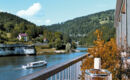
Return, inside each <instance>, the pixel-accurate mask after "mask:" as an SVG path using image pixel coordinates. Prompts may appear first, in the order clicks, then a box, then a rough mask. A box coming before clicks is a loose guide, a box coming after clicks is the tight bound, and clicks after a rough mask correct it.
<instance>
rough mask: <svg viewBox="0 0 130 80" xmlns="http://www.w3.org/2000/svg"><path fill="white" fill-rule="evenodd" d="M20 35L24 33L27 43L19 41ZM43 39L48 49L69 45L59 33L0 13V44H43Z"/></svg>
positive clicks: (67, 37)
mask: <svg viewBox="0 0 130 80" xmlns="http://www.w3.org/2000/svg"><path fill="white" fill-rule="evenodd" d="M20 33H26V34H27V38H28V41H23V40H19V39H18V35H19V34H20ZM44 39H46V41H45V42H47V43H48V45H49V47H54V48H56V49H60V48H62V47H64V46H65V45H66V44H67V43H68V42H70V43H71V40H70V37H69V36H67V35H64V34H62V33H61V32H52V31H49V30H47V29H46V28H45V27H43V26H42V27H41V26H37V25H35V24H33V23H31V22H29V21H27V20H25V19H22V18H20V17H18V16H16V15H13V14H10V13H6V12H0V43H5V44H8V43H11V44H12V43H14V44H15V43H21V42H22V43H25V42H26V43H28V42H31V43H37V42H41V43H43V42H44Z"/></svg>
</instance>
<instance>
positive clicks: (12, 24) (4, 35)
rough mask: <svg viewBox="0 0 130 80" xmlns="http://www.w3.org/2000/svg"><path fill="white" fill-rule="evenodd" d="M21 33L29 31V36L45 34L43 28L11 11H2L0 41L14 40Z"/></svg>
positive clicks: (0, 16) (0, 15)
mask: <svg viewBox="0 0 130 80" xmlns="http://www.w3.org/2000/svg"><path fill="white" fill-rule="evenodd" d="M19 33H27V34H28V36H29V38H30V39H32V38H35V37H37V36H38V35H39V34H43V28H42V27H38V26H36V25H35V24H33V23H31V22H29V21H27V20H25V19H22V18H20V17H17V16H15V15H13V14H10V13H5V12H0V39H1V40H0V41H1V42H3V41H10V40H11V41H13V40H16V39H17V36H18V34H19Z"/></svg>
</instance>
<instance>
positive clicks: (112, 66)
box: [82, 30, 120, 80]
mask: <svg viewBox="0 0 130 80" xmlns="http://www.w3.org/2000/svg"><path fill="white" fill-rule="evenodd" d="M94 34H95V35H97V40H96V41H94V44H95V46H93V47H92V48H89V49H88V53H90V54H91V57H87V58H86V59H85V61H84V62H83V65H82V68H83V69H84V70H85V69H90V68H93V59H94V58H95V57H100V58H101V63H102V64H101V68H103V69H108V70H109V71H110V72H112V73H113V74H112V75H113V79H117V80H118V78H117V76H118V75H119V73H120V71H119V69H120V66H119V65H120V55H119V50H118V49H117V45H116V41H115V39H114V38H112V39H110V41H108V42H106V43H105V42H104V40H102V32H101V31H99V30H96V31H95V32H94Z"/></svg>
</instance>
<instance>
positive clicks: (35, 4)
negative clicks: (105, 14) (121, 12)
mask: <svg viewBox="0 0 130 80" xmlns="http://www.w3.org/2000/svg"><path fill="white" fill-rule="evenodd" d="M115 7H116V0H0V12H8V13H11V14H15V15H17V16H19V17H22V18H24V19H26V20H28V21H31V22H33V23H35V24H36V25H52V24H56V23H61V22H65V21H67V20H70V19H74V18H77V17H81V16H86V15H89V14H93V13H97V12H100V11H105V10H109V9H115Z"/></svg>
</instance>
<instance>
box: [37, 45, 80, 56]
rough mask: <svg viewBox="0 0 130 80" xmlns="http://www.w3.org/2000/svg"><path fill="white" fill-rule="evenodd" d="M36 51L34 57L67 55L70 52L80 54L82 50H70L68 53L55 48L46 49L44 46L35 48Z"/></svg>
mask: <svg viewBox="0 0 130 80" xmlns="http://www.w3.org/2000/svg"><path fill="white" fill-rule="evenodd" d="M35 49H36V55H43V54H67V53H71V52H82V50H77V49H70V51H69V52H68V51H66V49H59V50H57V49H56V48H48V47H46V48H45V46H35Z"/></svg>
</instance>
